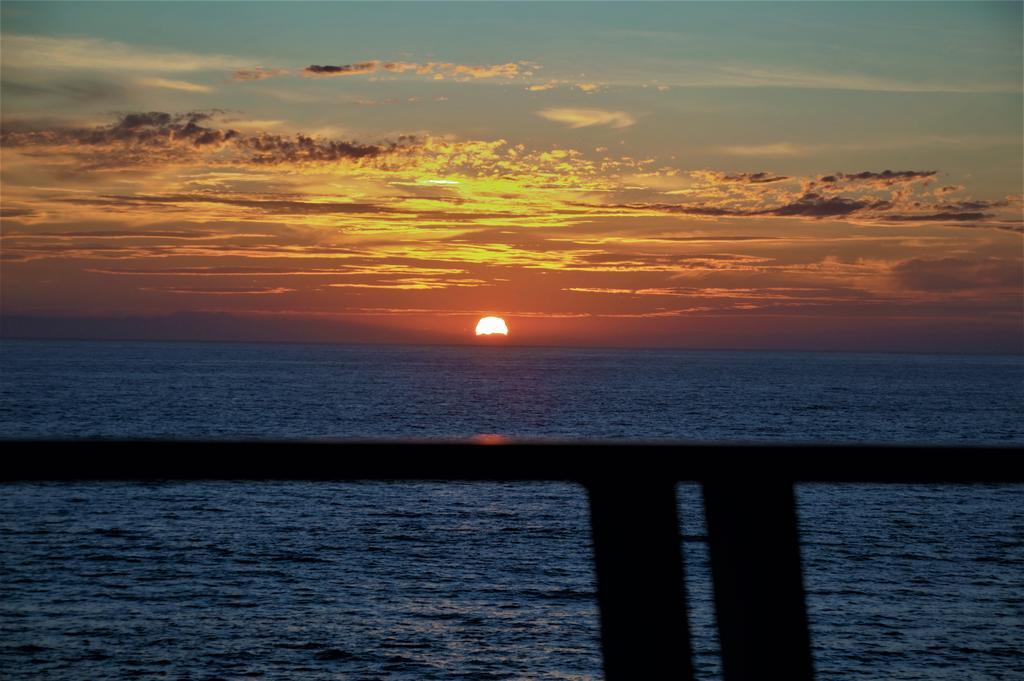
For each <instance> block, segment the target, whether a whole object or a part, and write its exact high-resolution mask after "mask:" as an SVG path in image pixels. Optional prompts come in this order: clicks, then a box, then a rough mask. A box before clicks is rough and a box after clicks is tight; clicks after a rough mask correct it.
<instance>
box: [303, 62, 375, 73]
mask: <svg viewBox="0 0 1024 681" xmlns="http://www.w3.org/2000/svg"><path fill="white" fill-rule="evenodd" d="M379 65H380V62H378V61H364V62H359V63H358V64H343V65H342V66H319V65H317V64H312V65H310V66H307V67H306V68H305V69H303V72H304V73H305V74H306V75H307V76H352V75H356V74H360V73H373V72H374V71H376V70H377V67H378V66H379Z"/></svg>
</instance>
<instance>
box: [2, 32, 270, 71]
mask: <svg viewBox="0 0 1024 681" xmlns="http://www.w3.org/2000/svg"><path fill="white" fill-rule="evenodd" d="M251 61H252V60H246V59H244V58H241V57H232V56H228V55H221V54H196V53H192V52H181V51H173V50H161V49H154V48H151V47H142V46H139V45H130V44H127V43H121V42H114V41H110V40H102V39H99V38H51V37H47V36H34V35H5V36H4V66H5V67H7V68H28V69H34V70H72V69H73V70H96V71H106V72H114V73H116V72H122V71H147V72H151V73H173V72H182V71H206V70H232V69H238V68H242V67H244V66H246V62H249V63H251Z"/></svg>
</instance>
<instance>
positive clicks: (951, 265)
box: [892, 258, 1024, 291]
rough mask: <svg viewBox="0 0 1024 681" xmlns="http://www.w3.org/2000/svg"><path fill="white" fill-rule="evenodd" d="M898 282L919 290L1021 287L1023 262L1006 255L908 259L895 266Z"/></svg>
mask: <svg viewBox="0 0 1024 681" xmlns="http://www.w3.org/2000/svg"><path fill="white" fill-rule="evenodd" d="M892 273H893V276H895V277H896V279H897V281H898V282H899V283H900V284H901V285H902V286H903V287H904V288H908V289H913V290H916V291H961V290H977V289H991V288H1011V289H1020V288H1021V286H1022V285H1024V262H1022V261H1021V260H1011V259H1005V258H983V259H977V260H968V259H965V258H941V259H938V260H927V259H922V258H914V259H912V260H905V261H903V262H901V263H899V264H898V265H896V266H895V267H893V269H892Z"/></svg>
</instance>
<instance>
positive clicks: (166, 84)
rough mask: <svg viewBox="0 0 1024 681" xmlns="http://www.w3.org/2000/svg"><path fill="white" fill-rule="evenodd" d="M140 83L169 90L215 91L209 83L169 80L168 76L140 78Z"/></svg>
mask: <svg viewBox="0 0 1024 681" xmlns="http://www.w3.org/2000/svg"><path fill="white" fill-rule="evenodd" d="M137 82H138V83H139V85H144V86H146V87H157V88H164V89H167V90H181V91H182V92H213V88H212V87H209V86H208V85H199V84H198V83H190V82H188V81H186V80H168V79H167V78H140V79H139V80H138V81H137Z"/></svg>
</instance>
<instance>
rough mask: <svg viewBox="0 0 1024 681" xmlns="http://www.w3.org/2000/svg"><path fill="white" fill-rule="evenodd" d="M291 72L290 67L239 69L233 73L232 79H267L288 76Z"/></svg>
mask: <svg viewBox="0 0 1024 681" xmlns="http://www.w3.org/2000/svg"><path fill="white" fill-rule="evenodd" d="M289 73H291V71H290V70H288V69H264V68H254V69H239V70H237V71H235V72H234V73H232V74H231V79H232V80H237V81H250V80H266V79H267V78H275V77H277V76H286V75H288V74H289Z"/></svg>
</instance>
